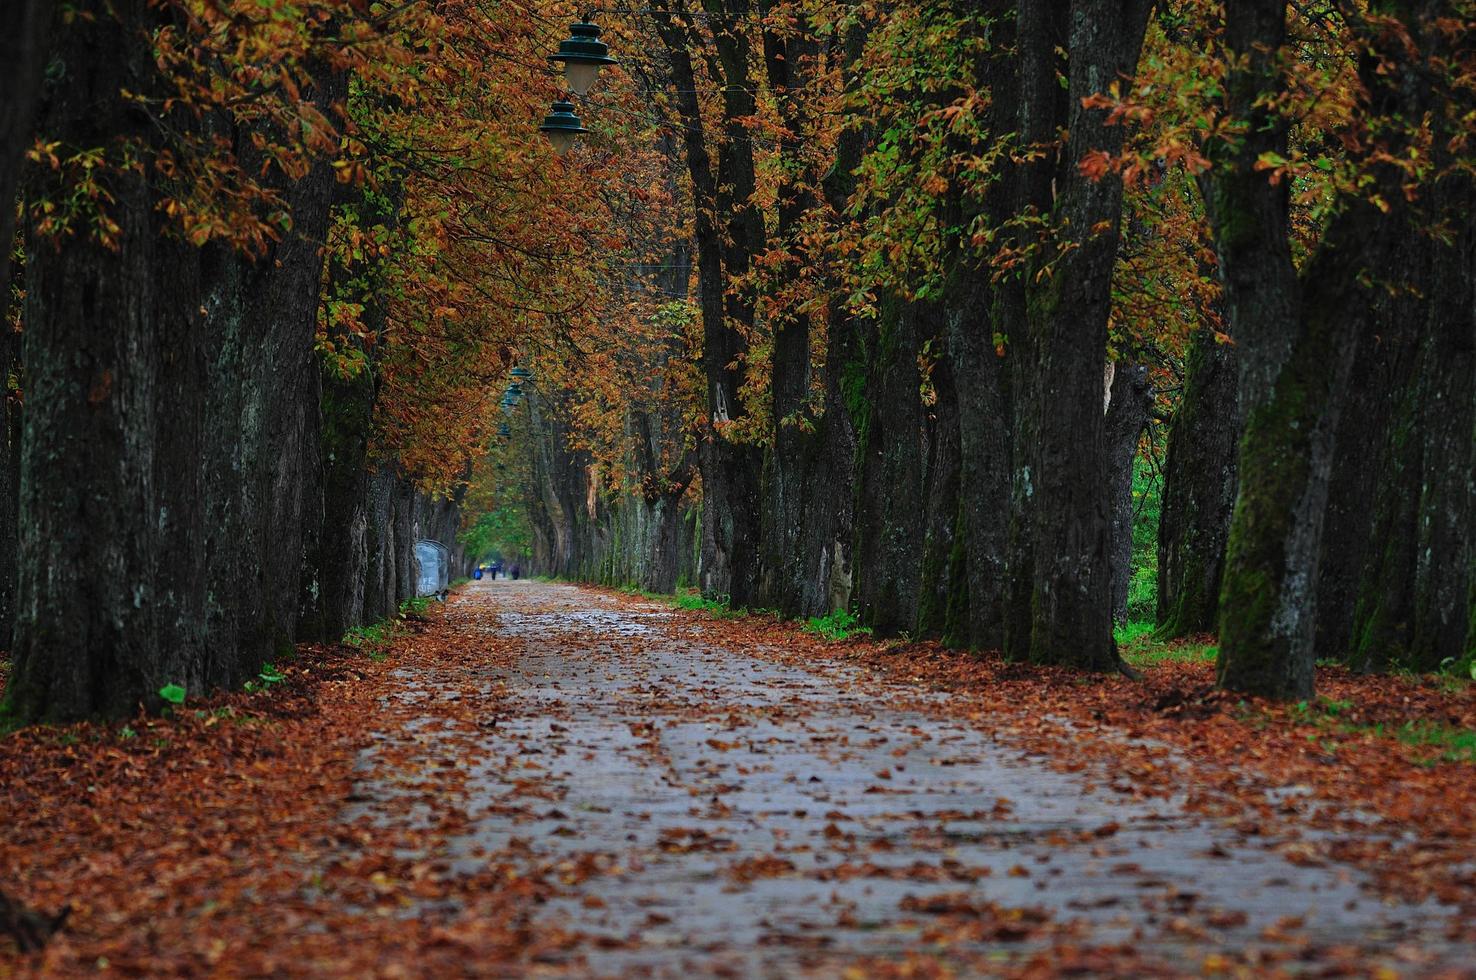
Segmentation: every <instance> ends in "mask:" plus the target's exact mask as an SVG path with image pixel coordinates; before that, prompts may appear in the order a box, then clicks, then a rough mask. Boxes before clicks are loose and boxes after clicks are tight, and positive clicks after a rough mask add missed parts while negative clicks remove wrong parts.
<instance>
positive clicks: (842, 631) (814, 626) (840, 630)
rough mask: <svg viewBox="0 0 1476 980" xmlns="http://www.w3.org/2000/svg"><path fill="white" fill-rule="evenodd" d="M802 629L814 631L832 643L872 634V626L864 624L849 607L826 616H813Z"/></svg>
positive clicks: (807, 631) (809, 631)
mask: <svg viewBox="0 0 1476 980" xmlns="http://www.w3.org/2000/svg"><path fill="white" fill-rule="evenodd" d="M800 629H802V630H804V631H805V632H806V633H814V634H815V635H816V636H819V637H823V638H824V639H826V640H829V641H830V642H832V643H837V642H840V641H841V640H849V639H851V638H852V637H856V636H870V635H871V627H870V626H862V625H861V621H860V620H859V619H857V618H856V617H855V616H854V615H852V614H851V611H850V610H849V609H837V610H835V611H834V612H831V613H829V614H827V615H825V616H811V617H810V619H809V621H808V622H806V623H804V624H802V625H801V626H800Z"/></svg>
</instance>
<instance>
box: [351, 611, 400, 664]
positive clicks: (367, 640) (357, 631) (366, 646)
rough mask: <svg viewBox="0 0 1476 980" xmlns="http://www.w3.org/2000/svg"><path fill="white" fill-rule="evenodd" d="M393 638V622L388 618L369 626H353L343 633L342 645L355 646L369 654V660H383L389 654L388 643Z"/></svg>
mask: <svg viewBox="0 0 1476 980" xmlns="http://www.w3.org/2000/svg"><path fill="white" fill-rule="evenodd" d="M393 639H394V624H393V623H392V622H391V621H390V620H384V621H382V622H378V623H373V624H371V625H369V626H355V627H354V628H353V629H351V630H349V631H348V632H347V633H345V634H343V641H342V642H343V644H344V646H350V647H355V648H357V649H359V650H362V651H364V653H366V654H368V655H369V659H370V660H375V661H378V660H383V659H384V658H385V657H387V656H388V655H389V648H390V643H391V641H392V640H393Z"/></svg>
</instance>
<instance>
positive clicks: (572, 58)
mask: <svg viewBox="0 0 1476 980" xmlns="http://www.w3.org/2000/svg"><path fill="white" fill-rule="evenodd" d="M589 18H590V15H589V14H585V15H584V19H583V20H582V21H580V22H579V23H577V24H571V25H570V26H569V37H568V38H567V39H565V40H564V41H563V42H561V43H560V44H559V50H558V52H557V53H556V54H551V55H549V56H548V60H549V61H552V62H554V63H555V64H558V63H559V62H562V63H563V65H564V80H565V81H566V82H567V83H568V85H569V91H571V92H573V93H574V94H575V95H577V96H579V97H580V98H581V99H582V98H584V97H585V96H586V95H588V94H589V90H590V89H591V88H592V87H593V86H594V83H595V82H596V81H597V80H598V79H599V77H600V69H601V68H604V67H605V66H606V65H614V64H618V62H616V60H615V59H614V58H612V57H610V49H609V47H607V46H606V45H605V43H604V42H603V41H601V40H600V29H599V28H598V27H596V26H595V25H594V24H591V23H590V22H589Z"/></svg>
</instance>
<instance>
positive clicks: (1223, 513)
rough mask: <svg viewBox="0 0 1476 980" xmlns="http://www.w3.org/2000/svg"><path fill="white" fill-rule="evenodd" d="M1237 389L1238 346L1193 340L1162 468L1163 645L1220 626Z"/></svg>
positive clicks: (1202, 335) (1206, 332)
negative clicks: (1182, 390)
mask: <svg viewBox="0 0 1476 980" xmlns="http://www.w3.org/2000/svg"><path fill="white" fill-rule="evenodd" d="M1238 390H1239V385H1238V384H1237V375H1236V366H1235V348H1234V347H1232V346H1231V345H1230V344H1228V343H1222V342H1221V341H1220V340H1219V339H1217V338H1216V336H1215V334H1214V331H1212V330H1210V329H1208V328H1204V329H1201V330H1200V331H1199V332H1198V333H1196V334H1195V335H1194V337H1193V339H1192V340H1191V341H1190V346H1189V356H1188V363H1187V364H1186V366H1185V378H1184V392H1183V395H1182V396H1181V397H1180V400H1179V407H1178V410H1177V411H1176V412H1175V413H1174V418H1173V422H1172V424H1171V425H1170V426H1169V435H1168V451H1167V455H1166V458H1165V462H1164V485H1163V502H1162V510H1161V511H1160V512H1159V522H1158V614H1157V619H1158V630H1157V635H1158V636H1159V637H1161V638H1164V639H1172V638H1175V637H1180V636H1189V635H1191V634H1195V633H1213V632H1214V631H1215V630H1216V629H1218V628H1219V610H1220V583H1221V577H1222V575H1223V571H1224V563H1225V543H1226V540H1227V539H1228V538H1229V535H1230V515H1231V512H1232V510H1233V509H1234V506H1235V473H1236V454H1235V450H1236V444H1237V441H1238V435H1239V431H1238V426H1237V424H1236V420H1237V419H1238V418H1239V416H1240V412H1239V408H1238Z"/></svg>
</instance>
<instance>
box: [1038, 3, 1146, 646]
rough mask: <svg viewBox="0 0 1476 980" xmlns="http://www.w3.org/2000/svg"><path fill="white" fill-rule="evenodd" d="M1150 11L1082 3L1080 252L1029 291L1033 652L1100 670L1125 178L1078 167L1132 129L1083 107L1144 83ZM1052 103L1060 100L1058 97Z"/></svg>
mask: <svg viewBox="0 0 1476 980" xmlns="http://www.w3.org/2000/svg"><path fill="white" fill-rule="evenodd" d="M1150 7H1151V4H1150V3H1148V2H1145V0H1076V2H1074V3H1072V4H1071V11H1070V18H1069V24H1070V28H1069V35H1068V50H1069V52H1070V64H1069V70H1068V100H1067V111H1068V113H1069V116H1068V123H1069V125H1068V133H1069V137H1068V142H1067V146H1066V148H1065V157H1064V163H1065V166H1064V167H1063V168H1062V170H1061V172H1060V174H1059V175H1058V176H1057V180H1056V189H1055V198H1056V199H1055V207H1054V213H1055V215H1056V216H1057V218H1059V219H1060V220H1061V221H1062V222H1063V223H1064V225H1065V229H1064V231H1063V232H1062V233H1063V234H1066V235H1068V236H1071V240H1070V242H1069V245H1070V246H1072V247H1066V248H1061V249H1057V250H1053V251H1054V255H1055V261H1054V263H1053V267H1052V268H1051V270H1050V272H1049V274H1047V275H1034V276H1032V277H1031V280H1030V282H1029V283H1028V284H1027V286H1026V309H1025V312H1026V320H1027V323H1028V329H1029V331H1030V333H1031V335H1032V341H1031V348H1032V349H1031V355H1032V356H1031V361H1030V364H1029V373H1030V374H1031V377H1030V385H1029V388H1028V390H1027V400H1026V401H1025V402H1024V404H1023V405H1022V409H1023V410H1024V411H1027V412H1029V413H1030V415H1031V417H1032V419H1031V421H1032V429H1033V432H1032V433H1031V437H1032V439H1033V442H1034V452H1033V457H1034V458H1033V460H1031V461H1030V463H1029V464H1027V465H1028V466H1029V470H1028V473H1027V476H1026V480H1027V481H1028V486H1027V488H1026V493H1027V495H1028V496H1029V497H1030V503H1029V507H1030V509H1031V511H1032V514H1031V518H1030V520H1031V532H1030V533H1031V538H1032V543H1033V555H1032V559H1031V560H1032V565H1033V567H1032V578H1031V585H1032V589H1031V596H1030V648H1029V654H1030V657H1031V659H1032V660H1035V661H1037V662H1042V663H1059V664H1071V665H1074V666H1078V667H1085V668H1090V669H1098V670H1104V669H1109V668H1112V667H1115V666H1116V664H1117V655H1116V648H1115V646H1114V644H1113V640H1112V609H1111V595H1110V581H1109V575H1110V572H1109V566H1108V550H1109V545H1110V524H1109V520H1110V518H1109V507H1108V498H1107V492H1106V475H1107V473H1106V465H1105V452H1104V450H1105V446H1104V431H1103V414H1102V377H1103V373H1104V369H1105V363H1106V351H1107V320H1108V314H1109V312H1110V307H1111V286H1112V272H1113V268H1114V265H1115V262H1116V258H1117V239H1118V230H1117V229H1118V223H1119V221H1120V219H1121V216H1122V183H1121V181H1120V180H1118V179H1117V178H1116V177H1114V176H1109V177H1104V178H1102V179H1101V180H1095V181H1094V180H1090V179H1088V178H1086V177H1085V176H1083V175H1082V174H1081V172H1080V169H1079V166H1078V165H1079V163H1080V162H1081V161H1082V160H1083V159H1084V158H1085V156H1086V154H1087V153H1089V152H1092V151H1098V150H1101V151H1105V152H1108V153H1111V152H1114V151H1115V150H1116V149H1117V147H1118V146H1119V145H1120V144H1121V141H1122V127H1121V126H1109V125H1107V116H1106V113H1105V112H1104V111H1103V110H1100V109H1087V108H1085V107H1083V106H1082V100H1083V99H1085V98H1087V97H1088V96H1090V95H1092V94H1094V93H1099V92H1105V91H1107V89H1108V86H1109V85H1111V84H1114V83H1116V82H1118V80H1119V79H1121V78H1123V77H1128V78H1131V77H1132V74H1133V72H1134V70H1135V68H1136V67H1137V63H1138V53H1139V51H1140V49H1141V47H1142V43H1143V37H1144V33H1145V31H1146V30H1147V23H1148V12H1149V9H1150ZM1034 17H1035V15H1033V14H1032V15H1031V18H1030V19H1028V20H1027V19H1026V14H1025V7H1023V6H1022V7H1021V18H1022V19H1021V22H1020V28H1019V31H1020V43H1021V45H1022V47H1030V48H1035V47H1038V46H1043V45H1047V44H1050V43H1052V35H1053V33H1054V31H1055V30H1057V29H1058V28H1057V27H1056V26H1055V25H1052V24H1050V23H1037V22H1036V21H1035V20H1034ZM1037 57H1038V58H1039V59H1040V60H1042V61H1044V60H1046V59H1047V58H1048V57H1049V56H1048V55H1046V54H1045V53H1044V52H1041V53H1040V54H1039V55H1037ZM1037 94H1039V93H1037ZM1040 97H1041V98H1042V99H1044V100H1046V102H1045V105H1046V106H1048V105H1052V104H1054V97H1052V96H1046V95H1041V96H1040ZM1044 108H1045V106H1041V107H1040V109H1041V110H1042V111H1044Z"/></svg>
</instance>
